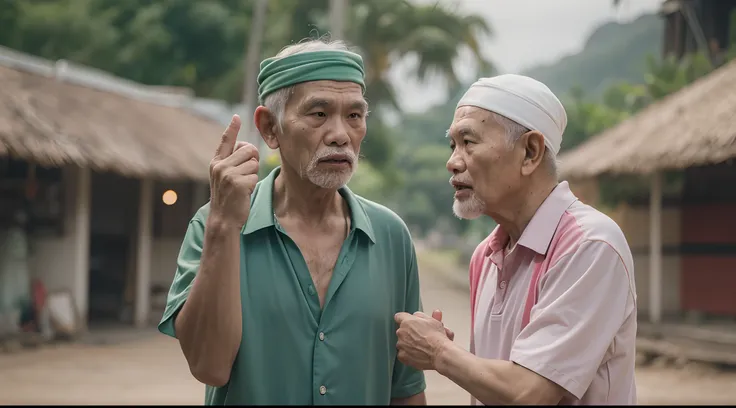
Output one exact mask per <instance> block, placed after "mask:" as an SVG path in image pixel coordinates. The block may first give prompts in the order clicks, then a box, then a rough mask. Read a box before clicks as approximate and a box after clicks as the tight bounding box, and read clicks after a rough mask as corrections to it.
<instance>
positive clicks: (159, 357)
mask: <svg viewBox="0 0 736 408" xmlns="http://www.w3.org/2000/svg"><path fill="white" fill-rule="evenodd" d="M423 266H427V267H423V268H422V269H421V270H422V271H423V272H422V294H423V301H424V307H425V310H432V309H436V308H439V309H442V311H443V312H444V320H445V323H446V324H447V325H448V326H449V327H451V328H453V329H454V330H455V332H456V341H457V342H458V343H459V344H461V345H463V346H465V347H466V348H467V344H468V343H469V337H468V336H469V332H468V329H469V313H468V295H467V289H466V288H464V287H463V286H464V278H463V277H462V276H459V275H458V276H457V278H458V279H447V277H446V274H440V273H436V268H437V265H436V264H432V265H423ZM637 382H638V389H639V402H640V404H695V405H697V404H735V403H736V375H735V374H726V373H722V372H717V371H712V370H693V369H692V368H691V369H672V368H657V367H647V368H642V369H640V370H638V372H637ZM427 383H428V388H427V397H428V399H429V403H430V404H432V405H437V404H449V405H465V404H467V403H468V402H469V399H470V397H469V396H468V394H467V393H466V392H465V391H464V390H462V389H460V388H459V387H458V386H457V385H455V384H453V383H452V382H450V381H448V380H447V379H445V378H444V377H442V376H439V375H437V374H436V373H434V372H428V373H427ZM203 392H204V387H203V386H202V385H201V384H199V383H198V382H197V381H195V380H194V379H193V378H192V377H191V376H190V374H189V372H188V369H187V366H186V363H185V362H184V358H183V356H182V355H181V352H180V351H179V348H178V345H177V344H176V342H175V341H174V340H171V339H169V338H167V337H165V336H163V335H158V334H155V333H153V332H148V334H142V335H140V336H139V338H138V339H137V340H130V341H124V342H122V343H120V344H114V345H108V346H95V345H85V344H75V345H63V346H57V347H46V348H44V349H41V350H39V351H28V352H21V353H17V354H12V355H0V404H101V405H102V404H138V405H140V404H160V405H163V404H180V405H201V404H202V401H203Z"/></svg>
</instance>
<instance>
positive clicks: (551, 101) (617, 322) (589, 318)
mask: <svg viewBox="0 0 736 408" xmlns="http://www.w3.org/2000/svg"><path fill="white" fill-rule="evenodd" d="M566 125H567V116H566V114H565V109H564V107H563V106H562V104H561V103H560V101H559V100H558V99H557V97H555V95H554V94H553V93H552V92H551V91H550V90H549V88H547V86H545V85H544V84H542V83H540V82H538V81H536V80H534V79H531V78H528V77H524V76H519V75H500V76H497V77H493V78H482V79H480V80H479V81H477V82H476V83H475V84H473V85H472V86H471V88H470V89H469V90H468V91H467V92H466V94H465V95H464V96H463V98H462V100H461V101H460V103H459V104H458V106H457V110H456V111H455V118H454V120H453V123H452V126H451V127H450V130H449V131H448V136H449V138H450V145H451V147H452V155H451V157H450V160H449V161H448V162H447V169H448V170H449V171H450V172H451V173H452V178H451V180H450V182H451V183H452V185H453V186H454V187H455V190H456V191H455V202H454V205H453V211H454V212H455V214H456V215H457V216H458V217H461V218H465V219H473V218H477V217H480V216H481V215H487V216H489V217H491V218H493V219H494V220H495V221H496V222H497V223H498V227H496V229H495V230H494V231H493V232H492V233H491V235H490V236H488V238H486V239H485V240H484V241H483V242H481V243H480V245H478V247H477V248H476V250H475V253H474V254H473V257H472V259H471V261H470V283H471V284H470V290H471V292H470V298H471V313H472V315H471V320H472V331H471V342H470V352H467V351H466V350H464V349H463V348H461V347H459V346H458V345H456V344H454V343H453V342H452V339H451V337H452V334H451V331H449V330H446V329H445V327H444V326H443V324H442V322H441V320H442V315H441V312H440V311H435V313H433V315H432V316H427V315H425V314H422V313H420V312H417V313H415V314H413V315H410V314H407V313H399V314H397V315H396V322H397V324H398V325H399V328H398V331H397V333H398V337H399V341H398V345H397V347H398V350H399V354H398V356H399V359H400V360H401V361H402V362H404V363H406V364H409V365H411V366H414V367H415V368H418V369H423V370H436V371H438V372H439V373H440V374H442V375H444V376H446V377H447V378H449V379H450V380H452V381H453V382H455V383H457V384H458V385H459V386H460V387H462V388H464V389H465V390H467V391H468V392H469V393H470V394H471V395H472V397H473V398H472V402H473V404H474V405H475V404H485V405H491V404H565V405H570V404H579V405H597V404H636V385H635V381H634V365H635V363H634V361H635V341H636V289H635V286H634V263H633V260H632V256H631V251H630V249H629V246H628V243H627V242H626V238H625V237H624V234H623V233H622V232H621V229H620V228H619V226H618V225H616V223H615V222H614V221H613V220H611V219H610V218H609V217H607V216H606V215H604V214H602V213H601V212H599V211H597V210H595V209H594V208H592V207H590V206H588V205H585V204H583V203H582V202H580V200H578V199H577V198H576V197H575V195H573V193H572V192H571V191H570V188H569V186H568V184H567V182H564V181H563V182H559V181H558V179H557V164H556V155H557V152H558V151H559V148H560V144H561V142H562V134H563V132H564V130H565V126H566Z"/></svg>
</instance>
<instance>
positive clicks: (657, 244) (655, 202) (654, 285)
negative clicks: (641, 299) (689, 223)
mask: <svg viewBox="0 0 736 408" xmlns="http://www.w3.org/2000/svg"><path fill="white" fill-rule="evenodd" d="M649 277H650V279H649V321H651V322H652V323H655V324H656V323H659V322H660V321H661V320H662V173H660V172H656V173H654V174H653V175H652V182H651V191H650V198H649Z"/></svg>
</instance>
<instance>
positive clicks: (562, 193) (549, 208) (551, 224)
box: [485, 181, 577, 256]
mask: <svg viewBox="0 0 736 408" xmlns="http://www.w3.org/2000/svg"><path fill="white" fill-rule="evenodd" d="M575 201H577V197H575V195H574V194H573V193H572V191H570V186H569V184H568V183H567V181H563V182H561V183H559V184H557V186H556V187H555V188H554V189H553V190H552V192H551V193H550V194H549V196H547V198H546V199H545V200H544V202H542V205H540V206H539V208H538V209H537V212H535V213H534V216H533V217H532V219H531V220H530V221H529V224H528V225H527V226H526V228H525V229H524V232H522V233H521V237H520V238H519V242H517V245H521V246H524V247H526V248H529V249H531V250H532V251H534V252H536V253H538V254H540V255H546V254H547V249H548V248H549V244H550V243H551V242H552V238H553V237H554V235H555V231H556V230H557V224H559V223H560V219H561V218H562V215H563V214H564V213H565V211H567V209H568V208H570V206H571V205H572V204H573V203H574V202H575ZM508 240H509V234H507V233H506V231H504V230H503V228H501V226H500V225H498V226H496V228H495V229H494V230H493V232H492V233H491V237H490V239H489V240H488V246H487V247H486V253H485V255H486V256H491V255H492V254H494V253H497V252H499V251H503V248H504V247H505V246H506V243H507V242H508Z"/></svg>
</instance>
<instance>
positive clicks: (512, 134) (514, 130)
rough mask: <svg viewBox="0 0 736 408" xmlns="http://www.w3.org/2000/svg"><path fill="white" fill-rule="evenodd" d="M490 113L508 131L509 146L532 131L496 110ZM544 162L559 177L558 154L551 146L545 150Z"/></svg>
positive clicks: (552, 173) (550, 171)
mask: <svg viewBox="0 0 736 408" xmlns="http://www.w3.org/2000/svg"><path fill="white" fill-rule="evenodd" d="M490 115H491V118H493V120H494V121H495V122H496V123H498V124H499V125H501V126H502V127H503V128H504V130H505V132H506V141H507V142H508V145H509V148H512V147H513V146H514V145H515V144H516V142H517V141H519V138H520V137H521V135H523V134H524V133H527V132H529V131H530V129H529V128H527V127H526V126H523V125H520V124H518V123H516V122H515V121H513V120H511V119H509V118H507V117H505V116H503V115H499V114H497V113H495V112H490ZM543 162H544V165H545V166H547V170H548V171H549V173H550V174H551V175H553V176H555V177H557V167H558V162H557V155H556V154H555V152H553V151H552V150H550V148H549V147H547V148H546V149H545V150H544V159H543Z"/></svg>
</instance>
